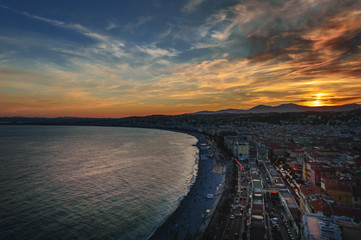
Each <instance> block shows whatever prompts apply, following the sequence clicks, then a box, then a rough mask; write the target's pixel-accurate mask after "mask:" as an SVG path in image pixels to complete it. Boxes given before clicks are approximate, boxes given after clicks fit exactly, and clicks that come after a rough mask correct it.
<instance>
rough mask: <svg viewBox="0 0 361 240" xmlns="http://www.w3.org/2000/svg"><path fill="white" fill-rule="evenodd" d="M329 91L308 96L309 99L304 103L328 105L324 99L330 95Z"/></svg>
mask: <svg viewBox="0 0 361 240" xmlns="http://www.w3.org/2000/svg"><path fill="white" fill-rule="evenodd" d="M330 95H331V94H330V93H317V94H314V95H312V96H311V97H310V98H311V100H310V101H308V102H307V103H306V106H309V107H323V106H330V104H327V103H326V101H327V99H328V98H329V97H330Z"/></svg>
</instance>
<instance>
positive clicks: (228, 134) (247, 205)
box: [1, 110, 361, 239]
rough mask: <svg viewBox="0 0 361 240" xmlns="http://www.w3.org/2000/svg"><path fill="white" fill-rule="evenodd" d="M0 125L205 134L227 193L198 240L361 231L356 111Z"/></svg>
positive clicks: (360, 115) (208, 155) (360, 132)
mask: <svg viewBox="0 0 361 240" xmlns="http://www.w3.org/2000/svg"><path fill="white" fill-rule="evenodd" d="M1 120H2V123H5V124H40V125H44V124H47V125H59V124H60V123H61V124H62V125H97V126H104V125H108V126H122V127H143V128H160V129H167V130H172V131H181V132H186V133H190V134H197V135H199V136H204V137H201V138H199V139H203V140H201V142H202V143H201V148H202V149H204V154H203V155H204V156H200V157H201V160H202V159H212V158H214V160H215V161H214V167H216V165H217V166H218V167H221V169H222V168H224V169H225V171H223V172H225V176H224V177H225V182H224V188H222V187H223V186H222V187H221V188H220V189H219V187H217V190H216V191H215V196H216V195H220V194H221V193H222V190H223V189H224V191H223V194H222V195H221V196H220V197H221V198H220V199H218V200H217V202H218V201H219V203H218V206H216V208H215V209H213V210H207V211H206V212H204V214H202V218H203V216H204V215H205V219H208V220H207V222H206V223H207V224H203V226H202V230H201V231H200V232H198V233H197V234H196V238H197V239H199V238H202V239H210V238H212V239H355V238H356V237H357V234H359V233H361V225H360V221H361V196H360V195H361V191H360V181H361V155H360V146H361V145H360V143H361V137H360V136H361V111H360V110H353V111H345V112H328V113H326V112H305V113H260V114H240V115H238V114H221V115H178V116H148V117H137V118H123V119H82V118H56V119H45V118H44V119H42V118H35V119H34V118H2V119H1ZM221 172H222V171H221ZM220 185H221V184H220ZM207 197H210V198H213V194H211V195H209V196H207ZM208 214H209V216H208ZM208 223H209V224H208ZM207 225H208V226H207Z"/></svg>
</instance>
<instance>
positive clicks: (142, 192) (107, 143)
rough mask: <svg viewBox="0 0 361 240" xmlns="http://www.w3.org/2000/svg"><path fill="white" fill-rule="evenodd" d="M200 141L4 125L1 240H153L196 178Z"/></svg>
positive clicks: (0, 131) (116, 130)
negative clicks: (158, 228)
mask: <svg viewBox="0 0 361 240" xmlns="http://www.w3.org/2000/svg"><path fill="white" fill-rule="evenodd" d="M196 143H197V139H196V138H195V137H193V136H190V135H187V134H183V133H177V132H171V131H164V130H155V129H139V128H122V127H93V126H6V125H2V126H1V125H0V239H27V240H31V239H119V240H123V239H124V240H125V239H127V240H128V239H147V238H148V237H149V236H150V235H151V234H152V233H153V232H154V230H155V229H156V228H157V227H158V226H160V225H161V224H162V223H163V222H164V221H165V220H166V218H167V217H168V216H169V215H170V214H171V213H172V212H174V211H175V209H176V208H177V207H178V205H179V203H180V200H181V199H182V198H183V197H184V196H185V195H186V194H187V192H188V191H189V189H190V186H191V185H192V184H193V182H194V180H195V178H196V175H197V170H198V169H197V166H198V163H197V161H198V154H199V153H198V149H197V147H196V146H195V144H196Z"/></svg>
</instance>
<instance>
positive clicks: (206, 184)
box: [149, 135, 225, 240]
mask: <svg viewBox="0 0 361 240" xmlns="http://www.w3.org/2000/svg"><path fill="white" fill-rule="evenodd" d="M193 136H195V137H197V139H198V143H197V147H198V149H199V164H198V174H197V179H196V181H195V183H194V184H193V186H192V187H191V189H190V191H189V192H188V194H187V196H185V197H184V199H183V201H181V203H180V205H179V207H178V208H177V209H176V210H175V211H174V212H173V213H172V214H171V215H170V216H169V217H168V218H167V219H166V221H165V222H164V223H163V224H162V225H161V226H160V227H159V228H158V229H157V230H156V231H155V232H154V234H153V235H152V236H151V237H150V238H149V239H151V240H155V239H167V240H168V239H197V238H199V237H201V235H202V232H203V231H204V230H205V229H206V227H207V225H208V223H209V221H210V219H211V217H212V214H213V213H214V210H215V209H216V206H217V204H218V201H219V199H220V196H221V195H222V193H223V188H224V174H225V168H224V167H223V166H221V165H217V164H216V162H215V160H214V159H213V157H212V154H211V152H210V150H208V146H207V145H206V140H205V137H204V136H203V135H193ZM210 194H211V195H210ZM207 196H208V197H207Z"/></svg>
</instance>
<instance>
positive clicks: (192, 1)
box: [182, 0, 205, 12]
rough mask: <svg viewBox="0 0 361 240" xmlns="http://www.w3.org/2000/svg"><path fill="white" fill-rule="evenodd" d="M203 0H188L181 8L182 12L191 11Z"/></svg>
mask: <svg viewBox="0 0 361 240" xmlns="http://www.w3.org/2000/svg"><path fill="white" fill-rule="evenodd" d="M204 1H205V0H189V1H188V2H187V4H186V5H185V6H184V7H183V8H182V11H184V12H193V11H194V10H195V9H196V8H197V7H198V5H200V4H201V3H202V2H204Z"/></svg>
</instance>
